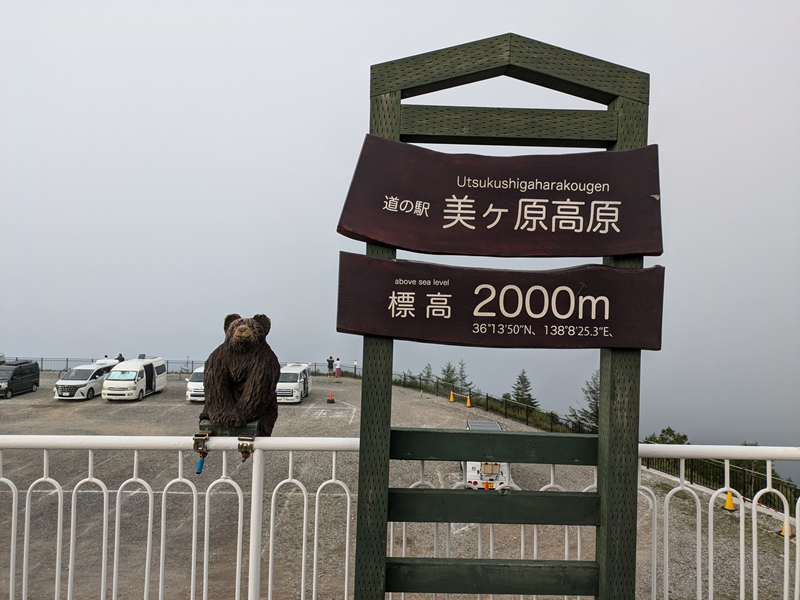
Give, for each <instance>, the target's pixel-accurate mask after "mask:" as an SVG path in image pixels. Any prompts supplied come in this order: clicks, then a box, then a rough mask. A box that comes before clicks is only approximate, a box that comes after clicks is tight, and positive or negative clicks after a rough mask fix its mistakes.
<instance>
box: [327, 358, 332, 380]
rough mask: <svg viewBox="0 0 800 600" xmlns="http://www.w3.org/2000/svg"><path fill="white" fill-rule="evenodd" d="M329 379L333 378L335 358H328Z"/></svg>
mask: <svg viewBox="0 0 800 600" xmlns="http://www.w3.org/2000/svg"><path fill="white" fill-rule="evenodd" d="M328 377H333V356H329V357H328Z"/></svg>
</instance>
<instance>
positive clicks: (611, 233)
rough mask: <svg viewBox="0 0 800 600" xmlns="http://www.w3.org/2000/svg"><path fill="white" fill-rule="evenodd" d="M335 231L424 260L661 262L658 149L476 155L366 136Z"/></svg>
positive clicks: (652, 147)
mask: <svg viewBox="0 0 800 600" xmlns="http://www.w3.org/2000/svg"><path fill="white" fill-rule="evenodd" d="M337 231H338V232H339V233H341V234H342V235H345V236H347V237H350V238H353V239H356V240H362V241H371V242H377V243H380V244H384V245H387V246H392V247H396V248H401V249H403V250H410V251H412V252H424V253H426V254H464V255H469V256H514V257H522V256H552V257H561V256H611V255H625V254H647V255H659V254H661V252H662V250H663V242H662V234H661V191H660V185H659V170H658V147H657V146H649V147H647V148H640V149H637V150H631V151H629V152H579V153H573V154H545V155H542V154H539V155H520V156H481V155H476V154H449V153H445V152H435V151H433V150H428V149H426V148H421V147H418V146H414V145H412V144H405V143H402V142H397V141H392V140H389V139H385V138H382V137H378V136H371V135H368V136H366V138H365V140H364V145H363V146H362V149H361V154H360V156H359V159H358V163H357V164H356V168H355V173H354V174H353V179H352V182H351V184H350V189H349V190H348V192H347V198H346V200H345V205H344V208H343V210H342V215H341V217H340V219H339V224H338V226H337Z"/></svg>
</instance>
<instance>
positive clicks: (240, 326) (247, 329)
mask: <svg viewBox="0 0 800 600" xmlns="http://www.w3.org/2000/svg"><path fill="white" fill-rule="evenodd" d="M271 327H272V323H271V322H270V320H269V317H267V315H255V316H254V317H253V318H252V319H245V318H242V317H240V316H239V315H237V314H236V313H234V314H230V315H228V316H227V317H225V344H226V345H228V346H229V347H230V348H231V349H233V350H235V351H237V352H249V351H250V350H252V349H253V348H255V347H256V346H258V345H260V344H264V343H265V338H266V337H267V334H268V333H269V330H270V328H271Z"/></svg>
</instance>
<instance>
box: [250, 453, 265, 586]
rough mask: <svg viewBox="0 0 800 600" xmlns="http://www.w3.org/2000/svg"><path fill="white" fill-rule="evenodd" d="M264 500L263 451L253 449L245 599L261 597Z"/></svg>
mask: <svg viewBox="0 0 800 600" xmlns="http://www.w3.org/2000/svg"><path fill="white" fill-rule="evenodd" d="M263 500H264V451H263V450H258V449H256V450H254V451H253V481H252V486H251V496H250V560H249V566H248V572H247V599H248V600H259V598H260V597H261V518H262V513H263V506H262V502H263Z"/></svg>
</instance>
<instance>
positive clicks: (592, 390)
mask: <svg viewBox="0 0 800 600" xmlns="http://www.w3.org/2000/svg"><path fill="white" fill-rule="evenodd" d="M581 390H582V391H583V399H584V401H585V402H586V405H587V407H588V408H583V406H580V403H578V405H579V408H577V409H574V408H572V407H571V406H570V407H569V418H570V419H574V420H576V421H583V422H584V423H591V424H592V425H594V426H595V427H597V426H598V425H600V370H599V369H598V370H597V371H595V372H594V373H592V376H591V377H590V378H589V380H588V381H587V382H586V385H585V386H583V387H582V388H581Z"/></svg>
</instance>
